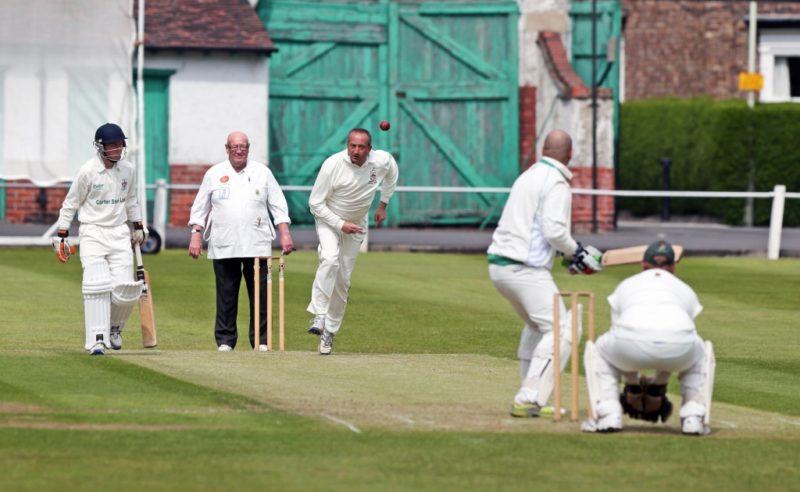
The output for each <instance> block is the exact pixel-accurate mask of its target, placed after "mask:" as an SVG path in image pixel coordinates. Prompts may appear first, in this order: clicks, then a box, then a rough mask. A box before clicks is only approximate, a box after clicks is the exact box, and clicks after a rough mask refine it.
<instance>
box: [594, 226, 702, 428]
mask: <svg viewBox="0 0 800 492" xmlns="http://www.w3.org/2000/svg"><path fill="white" fill-rule="evenodd" d="M674 273H675V251H674V249H673V248H672V245H671V244H670V243H669V242H667V241H665V240H659V241H656V242H654V243H652V244H650V246H648V248H647V250H645V253H644V257H643V259H642V271H641V272H639V273H637V274H636V275H634V276H632V277H629V278H627V279H625V280H623V281H622V283H620V284H619V285H618V286H617V288H616V290H614V292H613V293H612V294H611V295H610V296H609V297H608V303H609V304H610V305H611V329H610V330H609V331H608V332H607V333H604V334H603V335H602V336H601V337H600V338H598V339H597V342H596V343H594V342H591V341H589V342H586V349H585V352H584V354H583V355H584V367H585V370H586V384H587V386H588V388H589V397H590V400H591V418H590V419H589V420H587V421H585V422H584V423H583V424H582V425H581V430H583V431H584V432H615V431H620V430H622V414H623V412H624V413H626V414H628V415H629V416H630V417H631V418H634V419H639V420H645V421H649V422H653V423H655V422H658V421H659V420H661V421H662V422H664V421H666V420H667V418H669V416H670V414H671V413H672V403H671V402H670V401H669V399H668V398H667V381H668V380H669V378H670V374H671V373H673V372H675V373H677V374H678V377H679V379H680V383H681V394H682V396H683V405H682V406H681V409H680V418H681V431H682V432H683V433H684V434H690V435H703V434H707V433H708V432H709V420H710V415H711V393H712V389H713V386H714V366H715V363H714V351H713V347H712V345H711V342H709V341H705V342H704V341H703V340H702V339H701V338H700V337H699V336H698V335H697V331H696V330H695V325H694V319H695V318H696V317H697V315H699V314H700V312H701V311H702V310H703V306H701V305H700V301H699V300H698V298H697V295H696V294H695V292H694V291H693V290H692V288H691V287H689V286H688V285H687V284H685V283H684V282H682V281H681V280H679V279H678V278H677V277H676V276H675V275H674ZM648 369H654V370H655V373H654V375H653V376H645V375H643V374H642V372H641V371H643V370H648ZM620 378H621V379H622V380H623V381H624V383H625V386H624V390H623V391H622V394H620V392H619V380H620Z"/></svg>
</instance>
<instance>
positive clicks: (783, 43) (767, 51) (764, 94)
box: [758, 28, 800, 103]
mask: <svg viewBox="0 0 800 492" xmlns="http://www.w3.org/2000/svg"><path fill="white" fill-rule="evenodd" d="M758 34H759V40H758V55H759V56H758V57H759V66H760V72H761V74H762V75H763V76H764V88H763V89H762V90H761V93H760V94H759V101H761V102H767V103H769V102H798V103H800V97H782V96H778V95H776V94H775V92H774V87H775V58H780V57H800V28H786V29H775V28H772V29H759V33H758Z"/></svg>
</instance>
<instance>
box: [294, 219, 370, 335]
mask: <svg viewBox="0 0 800 492" xmlns="http://www.w3.org/2000/svg"><path fill="white" fill-rule="evenodd" d="M316 227H317V236H318V237H319V247H318V248H317V253H318V254H319V266H318V267H317V274H316V276H315V277H314V285H313V286H312V287H311V302H310V303H309V304H308V308H307V310H308V312H309V313H312V314H314V315H315V316H316V315H321V314H324V315H325V330H327V331H328V332H330V333H337V332H338V331H339V328H340V327H341V325H342V320H343V319H344V310H345V308H346V307H347V293H348V291H349V290H350V276H351V275H352V274H353V268H354V267H355V265H356V257H358V253H359V251H360V249H361V243H362V242H364V237H365V236H366V235H365V234H363V233H361V234H345V233H344V232H342V231H340V230H336V229H334V228H333V227H331V226H329V225H328V224H325V223H323V222H321V221H319V220H318V221H316ZM365 229H366V226H365Z"/></svg>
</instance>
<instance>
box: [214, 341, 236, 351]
mask: <svg viewBox="0 0 800 492" xmlns="http://www.w3.org/2000/svg"><path fill="white" fill-rule="evenodd" d="M232 350H233V347H231V346H230V345H225V344H224V343H223V344H222V345H220V346H219V347H218V348H217V352H230V351H232Z"/></svg>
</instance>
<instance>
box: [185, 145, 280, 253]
mask: <svg viewBox="0 0 800 492" xmlns="http://www.w3.org/2000/svg"><path fill="white" fill-rule="evenodd" d="M270 214H271V215H272V219H273V221H274V224H275V225H276V226H277V225H278V224H283V223H287V224H288V223H290V220H289V207H288V205H287V203H286V198H285V197H284V196H283V191H281V188H280V186H278V182H277V181H276V180H275V177H274V176H273V175H272V171H270V170H269V168H268V167H267V166H266V165H264V164H262V163H260V162H256V161H251V160H248V161H247V164H246V165H245V167H244V169H242V170H241V171H240V172H236V170H234V169H233V166H232V165H231V163H230V162H229V161H228V160H227V159H226V160H224V161H222V162H220V163H218V164H215V165H213V166H211V168H209V169H208V171H206V174H205V176H204V177H203V183H202V184H201V185H200V189H199V190H198V191H197V196H196V197H195V199H194V204H193V205H192V211H191V215H190V217H189V226H192V225H194V224H197V225H200V226H202V227H204V228H205V236H206V239H208V257H209V258H210V259H222V258H253V257H256V256H269V255H270V254H271V253H272V240H273V239H274V238H275V230H274V229H273V227H272V222H271V221H270ZM207 218H208V225H206V219H207Z"/></svg>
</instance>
